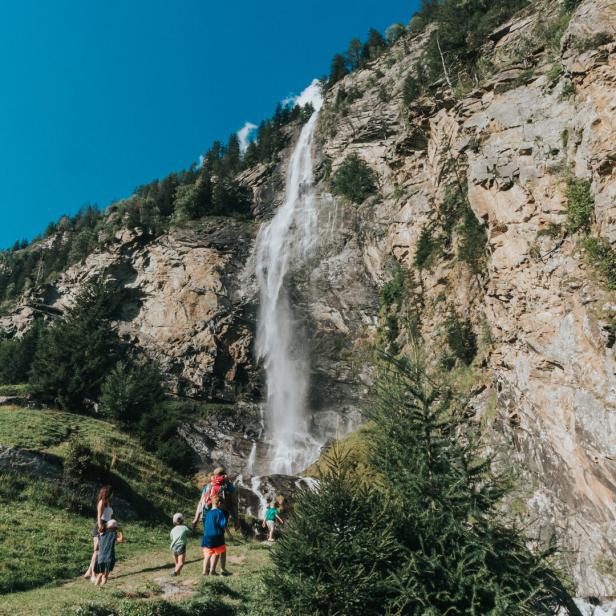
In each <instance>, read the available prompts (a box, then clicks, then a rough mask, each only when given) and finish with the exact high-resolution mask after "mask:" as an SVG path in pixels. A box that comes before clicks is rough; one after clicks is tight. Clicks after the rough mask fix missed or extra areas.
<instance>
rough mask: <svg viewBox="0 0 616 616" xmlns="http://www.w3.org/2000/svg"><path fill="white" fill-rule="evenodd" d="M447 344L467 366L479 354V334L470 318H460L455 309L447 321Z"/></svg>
mask: <svg viewBox="0 0 616 616" xmlns="http://www.w3.org/2000/svg"><path fill="white" fill-rule="evenodd" d="M445 326H446V331H447V344H448V345H449V348H450V349H451V351H452V353H453V354H454V355H455V357H457V358H458V359H459V360H460V361H462V362H463V363H464V364H466V365H467V366H468V365H469V364H471V363H472V361H473V359H475V356H476V355H477V336H476V335H475V332H474V331H473V325H472V323H471V322H470V320H469V319H468V318H467V319H460V317H459V316H458V314H457V313H456V311H455V310H453V309H452V310H451V311H450V313H449V316H448V317H447V321H446V322H445Z"/></svg>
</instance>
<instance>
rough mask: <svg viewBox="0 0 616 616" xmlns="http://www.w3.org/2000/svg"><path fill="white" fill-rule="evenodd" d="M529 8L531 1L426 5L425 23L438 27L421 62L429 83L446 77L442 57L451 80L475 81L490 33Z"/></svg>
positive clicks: (475, 0)
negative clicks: (520, 11)
mask: <svg viewBox="0 0 616 616" xmlns="http://www.w3.org/2000/svg"><path fill="white" fill-rule="evenodd" d="M527 4H528V0H464V1H462V0H443V2H439V3H436V2H430V3H425V4H424V9H422V11H420V16H422V14H423V15H425V20H426V21H434V22H436V26H437V29H436V30H435V31H434V32H433V33H432V35H431V37H430V40H429V41H428V44H427V46H426V50H425V52H424V55H423V58H422V62H423V63H424V64H425V66H426V69H427V77H428V81H429V82H430V83H433V82H435V81H437V80H438V79H441V78H442V77H443V76H444V69H443V61H442V57H444V58H446V63H447V72H448V74H449V76H450V78H457V79H461V80H464V79H468V78H469V77H472V76H473V75H474V74H475V73H477V61H478V60H479V59H480V57H481V55H482V49H483V45H484V43H485V41H486V40H487V39H488V36H489V35H490V33H491V32H492V31H493V30H494V29H495V28H496V27H497V26H498V25H500V24H502V23H503V22H505V21H506V20H507V19H509V18H510V17H511V16H512V15H514V14H515V13H516V12H517V11H518V10H520V9H521V8H523V7H524V6H526V5H527ZM439 46H440V49H439ZM441 52H442V57H441ZM454 85H455V84H454Z"/></svg>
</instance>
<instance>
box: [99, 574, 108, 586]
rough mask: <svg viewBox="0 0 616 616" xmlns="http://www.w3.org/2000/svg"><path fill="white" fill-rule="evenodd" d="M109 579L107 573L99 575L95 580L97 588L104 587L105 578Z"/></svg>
mask: <svg viewBox="0 0 616 616" xmlns="http://www.w3.org/2000/svg"><path fill="white" fill-rule="evenodd" d="M108 577H109V574H108V573H99V574H98V576H97V578H96V585H97V586H104V585H105V584H106V583H107V578H108Z"/></svg>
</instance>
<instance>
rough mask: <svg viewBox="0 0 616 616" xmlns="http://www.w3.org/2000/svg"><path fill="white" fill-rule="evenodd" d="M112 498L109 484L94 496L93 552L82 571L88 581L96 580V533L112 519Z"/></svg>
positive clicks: (111, 489)
mask: <svg viewBox="0 0 616 616" xmlns="http://www.w3.org/2000/svg"><path fill="white" fill-rule="evenodd" d="M112 498H113V488H112V487H111V486H103V487H102V488H101V489H100V490H99V492H98V497H97V498H96V525H95V526H94V528H93V529H92V543H93V547H94V550H93V553H92V558H91V559H90V566H89V567H88V570H87V571H86V572H85V573H84V576H83V577H84V578H86V579H87V578H90V581H91V582H93V583H95V582H96V575H95V574H94V566H95V565H96V559H97V558H98V534H99V533H100V532H102V531H103V529H104V527H105V523H106V522H109V520H112V519H113V507H112V506H111V501H112Z"/></svg>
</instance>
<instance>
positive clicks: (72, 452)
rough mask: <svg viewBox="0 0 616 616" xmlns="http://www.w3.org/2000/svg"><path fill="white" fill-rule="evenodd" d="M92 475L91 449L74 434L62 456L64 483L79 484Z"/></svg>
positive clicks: (77, 434)
mask: <svg viewBox="0 0 616 616" xmlns="http://www.w3.org/2000/svg"><path fill="white" fill-rule="evenodd" d="M91 473H92V449H91V448H90V446H89V445H88V444H87V443H86V442H85V441H84V440H83V439H82V438H81V437H80V435H79V433H75V434H73V435H72V436H71V438H70V439H69V441H68V445H67V448H66V453H65V454H64V481H65V482H66V483H68V484H80V483H83V482H84V481H86V480H87V479H88V478H89V477H90V475H91Z"/></svg>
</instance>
